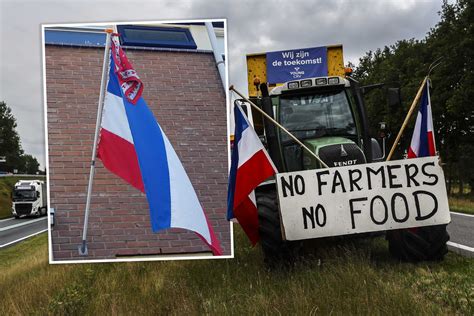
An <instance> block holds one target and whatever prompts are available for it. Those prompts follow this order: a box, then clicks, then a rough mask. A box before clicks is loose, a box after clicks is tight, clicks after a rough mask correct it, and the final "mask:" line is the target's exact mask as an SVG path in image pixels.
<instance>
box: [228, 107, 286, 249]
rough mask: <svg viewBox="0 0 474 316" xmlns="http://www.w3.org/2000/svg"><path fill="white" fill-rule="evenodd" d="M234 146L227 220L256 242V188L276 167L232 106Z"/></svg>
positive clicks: (241, 111) (245, 119) (244, 118)
mask: <svg viewBox="0 0 474 316" xmlns="http://www.w3.org/2000/svg"><path fill="white" fill-rule="evenodd" d="M234 118H235V133H234V147H233V149H232V159H231V167H230V175H229V189H228V194H227V220H231V219H232V218H236V219H237V220H238V222H239V224H240V226H242V229H243V230H244V232H245V233H246V234H247V236H248V238H249V239H250V241H251V242H252V244H253V245H255V244H256V243H257V242H258V241H259V239H260V237H259V233H258V213H257V206H256V202H255V192H254V190H255V188H256V187H257V186H258V185H259V184H260V183H262V182H263V181H265V180H266V179H267V178H269V177H271V176H272V175H274V174H275V173H276V172H277V170H276V168H275V166H274V165H273V162H272V160H271V159H270V157H269V156H268V153H267V152H266V150H265V148H264V147H263V145H262V142H261V141H260V139H259V138H258V136H257V134H256V133H255V130H254V129H253V128H252V126H251V125H250V123H249V122H248V120H247V118H246V116H245V114H244V112H243V110H242V108H241V107H240V106H239V105H236V106H235V108H234Z"/></svg>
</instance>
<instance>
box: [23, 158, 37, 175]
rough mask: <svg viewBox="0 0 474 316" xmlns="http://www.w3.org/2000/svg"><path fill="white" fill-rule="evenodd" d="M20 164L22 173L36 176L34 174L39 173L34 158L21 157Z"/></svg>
mask: <svg viewBox="0 0 474 316" xmlns="http://www.w3.org/2000/svg"><path fill="white" fill-rule="evenodd" d="M22 162H23V163H22V165H23V169H22V172H24V173H27V174H36V172H39V169H38V168H39V163H38V160H36V158H35V157H33V156H31V155H23V156H22Z"/></svg>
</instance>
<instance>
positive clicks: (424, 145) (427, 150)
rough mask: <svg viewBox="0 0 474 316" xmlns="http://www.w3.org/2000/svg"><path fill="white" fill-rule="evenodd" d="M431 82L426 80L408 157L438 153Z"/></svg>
mask: <svg viewBox="0 0 474 316" xmlns="http://www.w3.org/2000/svg"><path fill="white" fill-rule="evenodd" d="M429 82H430V81H429V80H426V84H425V87H424V88H423V95H422V97H421V104H420V110H419V111H418V116H417V117H416V123H415V130H414V132H413V136H412V138H411V144H410V148H409V149H408V158H417V157H427V156H435V155H436V146H435V139H434V131H433V117H432V115H431V100H430V89H429V86H430V84H429Z"/></svg>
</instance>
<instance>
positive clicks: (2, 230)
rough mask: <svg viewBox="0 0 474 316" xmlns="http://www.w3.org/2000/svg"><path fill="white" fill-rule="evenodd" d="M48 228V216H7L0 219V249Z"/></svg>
mask: <svg viewBox="0 0 474 316" xmlns="http://www.w3.org/2000/svg"><path fill="white" fill-rule="evenodd" d="M47 230H48V218H47V217H46V216H43V217H40V218H34V217H33V218H24V217H23V218H19V219H15V218H7V219H2V220H0V249H1V248H4V247H7V246H9V245H13V244H15V243H17V242H20V241H22V240H25V239H27V238H29V237H32V236H34V235H37V234H39V233H42V232H45V231H47Z"/></svg>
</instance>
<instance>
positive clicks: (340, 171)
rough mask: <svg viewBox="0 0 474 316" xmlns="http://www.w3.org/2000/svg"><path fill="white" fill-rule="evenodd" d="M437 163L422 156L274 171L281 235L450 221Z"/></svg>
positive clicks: (289, 237) (343, 232)
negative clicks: (303, 169)
mask: <svg viewBox="0 0 474 316" xmlns="http://www.w3.org/2000/svg"><path fill="white" fill-rule="evenodd" d="M438 161H439V158H438V157H426V158H416V159H405V160H396V161H390V162H379V163H372V164H364V165H355V166H346V167H339V168H329V169H317V170H305V171H298V172H288V173H280V174H277V189H278V199H279V205H280V214H281V220H282V225H283V232H284V236H285V239H287V240H301V239H310V238H319V237H329V236H338V235H347V234H356V233H364V232H372V231H381V230H390V229H399V228H409V227H419V226H429V225H439V224H447V223H449V222H450V221H451V217H450V213H449V205H448V197H447V193H446V185H445V180H444V174H443V170H442V169H441V166H440V165H439V163H438Z"/></svg>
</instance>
